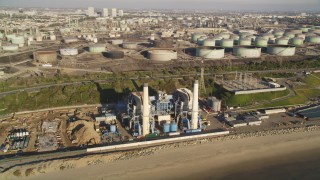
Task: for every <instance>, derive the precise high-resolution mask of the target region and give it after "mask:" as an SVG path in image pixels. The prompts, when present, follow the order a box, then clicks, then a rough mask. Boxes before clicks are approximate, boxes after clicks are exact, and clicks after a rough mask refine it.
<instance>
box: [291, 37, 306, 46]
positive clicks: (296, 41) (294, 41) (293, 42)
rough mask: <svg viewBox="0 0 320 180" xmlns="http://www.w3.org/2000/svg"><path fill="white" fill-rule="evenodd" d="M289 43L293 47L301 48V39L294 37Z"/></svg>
mask: <svg viewBox="0 0 320 180" xmlns="http://www.w3.org/2000/svg"><path fill="white" fill-rule="evenodd" d="M289 43H290V44H291V45H294V46H301V45H303V39H302V38H299V37H294V38H291V39H290V41H289Z"/></svg>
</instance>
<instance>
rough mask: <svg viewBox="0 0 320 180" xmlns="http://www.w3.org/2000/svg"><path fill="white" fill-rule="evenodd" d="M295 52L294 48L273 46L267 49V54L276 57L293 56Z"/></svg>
mask: <svg viewBox="0 0 320 180" xmlns="http://www.w3.org/2000/svg"><path fill="white" fill-rule="evenodd" d="M295 52H296V47H295V46H289V45H273V46H268V47H267V53H268V54H271V55H277V56H293V55H294V54H295Z"/></svg>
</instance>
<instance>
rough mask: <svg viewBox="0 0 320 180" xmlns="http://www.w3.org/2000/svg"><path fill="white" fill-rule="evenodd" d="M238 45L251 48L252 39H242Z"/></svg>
mask: <svg viewBox="0 0 320 180" xmlns="http://www.w3.org/2000/svg"><path fill="white" fill-rule="evenodd" d="M238 45H240V46H250V45H251V38H240V39H239V41H238Z"/></svg>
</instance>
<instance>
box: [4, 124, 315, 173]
mask: <svg viewBox="0 0 320 180" xmlns="http://www.w3.org/2000/svg"><path fill="white" fill-rule="evenodd" d="M319 130H320V127H318V126H311V127H304V128H292V129H281V130H271V131H262V132H255V133H242V134H240V135H228V136H224V137H218V138H207V139H200V140H195V141H189V142H181V143H175V144H168V145H161V146H156V147H149V148H143V149H136V150H132V151H128V152H118V153H111V154H99V155H91V156H90V155H88V156H85V157H83V158H71V159H64V160H53V161H48V162H40V163H35V164H29V165H23V166H17V167H13V168H12V169H10V170H8V171H6V172H4V173H3V174H0V177H1V176H2V175H3V176H4V177H5V178H6V179H15V178H21V177H27V178H32V179H33V178H38V177H41V176H43V175H47V174H48V175H49V174H57V173H59V174H60V173H64V172H68V171H74V170H78V169H79V170H80V169H83V168H86V167H88V168H91V167H93V166H109V165H112V164H118V163H120V164H121V163H123V162H126V161H128V162H129V161H137V160H138V161H139V160H143V159H144V158H148V157H150V158H153V157H154V156H157V155H159V154H163V153H166V152H171V151H182V152H183V151H185V150H187V149H190V148H191V149H192V148H197V147H201V146H216V145H217V144H221V146H219V148H222V149H224V148H226V147H224V146H225V145H228V144H229V145H230V143H231V142H232V143H234V144H239V143H240V142H241V141H245V142H244V144H247V146H246V147H244V146H243V145H241V143H240V144H239V145H240V147H237V146H235V145H232V144H231V145H230V146H235V147H232V148H236V149H237V148H240V150H242V152H246V151H250V150H251V147H250V144H251V146H254V144H252V142H253V141H254V142H256V141H257V140H259V139H272V140H273V141H272V143H270V144H277V145H281V143H284V144H286V143H287V142H286V141H283V140H281V138H280V139H278V138H277V137H278V136H297V137H298V136H301V135H308V134H317V133H318V134H320V131H319ZM251 141H252V142H251ZM296 141H298V140H297V139H296V138H293V139H291V140H290V141H289V142H296ZM256 143H259V142H256ZM309 146H310V145H309ZM255 149H259V148H257V147H254V148H253V150H255ZM262 149H263V148H262ZM223 151H226V152H227V151H228V148H227V149H224V150H221V152H223ZM221 152H220V151H218V152H216V149H213V152H212V153H213V154H212V155H213V156H214V155H219V156H220V155H222V157H224V158H230V157H225V156H226V154H224V153H221ZM200 154H201V153H200ZM266 154H270V152H266ZM231 155H232V154H231ZM233 155H235V154H233ZM195 156H197V154H195ZM219 156H217V157H216V156H215V157H214V158H215V159H216V160H217V159H219ZM207 158H209V159H210V158H211V156H208V157H207ZM238 159H239V158H238ZM240 159H241V158H240ZM168 160H170V159H168ZM235 162H236V161H235ZM180 165H181V166H182V164H180ZM220 166H222V164H220ZM214 168H217V167H214ZM17 170H19V171H20V174H21V176H16V175H13V174H14V173H15V172H16V171H17ZM202 170H203V169H202ZM202 170H201V171H202ZM26 172H28V176H27V173H26ZM197 172H198V171H197ZM98 174H99V173H98ZM195 174H197V173H195Z"/></svg>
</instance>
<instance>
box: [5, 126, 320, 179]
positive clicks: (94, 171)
mask: <svg viewBox="0 0 320 180" xmlns="http://www.w3.org/2000/svg"><path fill="white" fill-rule="evenodd" d="M319 149H320V131H319V130H314V131H309V132H294V133H291V134H277V135H267V136H261V137H246V138H241V139H230V140H225V141H216V142H203V143H201V141H200V143H199V142H198V143H195V144H193V145H190V144H189V145H186V146H182V145H181V146H179V147H177V146H175V147H168V148H164V149H160V150H159V148H157V149H156V148H150V149H149V150H144V151H135V152H130V153H133V154H135V156H133V157H131V158H128V159H127V158H124V157H126V156H124V155H123V153H114V154H112V155H95V156H88V157H84V158H81V159H71V160H65V161H63V162H62V161H61V160H59V161H51V162H42V163H38V164H35V165H28V166H23V167H17V168H13V169H11V170H9V171H7V172H5V173H4V174H2V175H1V176H3V178H4V179H46V180H47V179H91V180H93V179H99V180H101V179H108V180H109V179H270V178H272V179H319V177H320V174H319V173H317V172H318V171H317V169H319V168H320V163H319V162H320V153H319V152H318V150H319ZM148 152H149V153H148ZM62 164H63V166H62ZM88 164H90V165H88ZM39 167H41V168H40V170H39ZM61 167H63V168H61ZM27 168H29V169H30V168H33V171H34V172H32V173H30V175H28V176H27V177H26V174H25V173H24V172H26V169H27ZM18 169H19V170H21V172H23V173H21V177H17V176H14V175H13V172H14V171H17V170H18ZM41 169H42V171H41Z"/></svg>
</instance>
